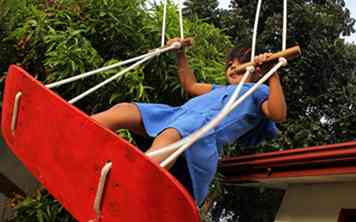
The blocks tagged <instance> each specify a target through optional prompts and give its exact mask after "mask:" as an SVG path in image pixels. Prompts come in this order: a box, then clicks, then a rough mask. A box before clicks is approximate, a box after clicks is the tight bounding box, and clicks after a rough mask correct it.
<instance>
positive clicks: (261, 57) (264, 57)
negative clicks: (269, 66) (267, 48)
mask: <svg viewBox="0 0 356 222" xmlns="http://www.w3.org/2000/svg"><path fill="white" fill-rule="evenodd" d="M271 55H272V53H270V52H266V53H263V54H260V55H258V56H256V57H255V58H254V59H253V62H254V63H255V64H256V65H257V66H259V65H262V64H263V63H264V62H266V61H267V59H268V58H269V57H271Z"/></svg>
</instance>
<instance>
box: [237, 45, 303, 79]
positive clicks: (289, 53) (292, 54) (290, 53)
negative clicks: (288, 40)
mask: <svg viewBox="0 0 356 222" xmlns="http://www.w3.org/2000/svg"><path fill="white" fill-rule="evenodd" d="M301 54H302V51H301V50H300V47H299V45H297V46H294V47H292V48H288V49H286V50H284V51H279V52H276V53H273V54H272V55H271V56H270V57H268V59H267V60H266V61H265V63H267V62H271V61H273V60H277V59H278V58H280V57H284V58H286V59H294V58H296V57H298V56H300V55H301ZM255 65H256V64H255V63H254V62H247V63H244V64H241V65H239V66H238V67H236V72H237V73H242V72H245V71H246V68H247V67H249V66H255Z"/></svg>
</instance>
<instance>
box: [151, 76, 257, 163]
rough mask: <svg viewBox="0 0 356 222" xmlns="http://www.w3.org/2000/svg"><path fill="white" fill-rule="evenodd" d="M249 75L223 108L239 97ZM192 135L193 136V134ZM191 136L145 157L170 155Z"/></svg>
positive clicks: (242, 80) (243, 79) (244, 77)
mask: <svg viewBox="0 0 356 222" xmlns="http://www.w3.org/2000/svg"><path fill="white" fill-rule="evenodd" d="M250 73H251V70H247V71H246V72H245V74H244V76H243V77H242V79H241V82H240V83H239V85H238V86H237V88H236V89H235V90H234V93H233V94H232V96H231V97H230V99H229V101H228V102H227V103H226V104H225V106H224V108H225V107H228V106H230V105H232V103H233V102H234V101H235V99H236V98H237V97H238V96H239V93H240V91H241V88H242V85H243V83H244V82H245V80H246V78H247V77H248V76H249V75H250ZM224 108H223V109H224ZM223 109H222V110H221V111H220V112H222V111H223ZM209 130H210V129H209ZM194 133H196V132H194ZM194 133H193V134H194ZM193 134H191V135H189V136H187V137H185V138H183V139H181V140H180V141H178V142H175V143H173V144H170V145H168V146H166V147H163V148H161V149H159V150H155V151H151V152H148V153H146V155H147V156H148V157H159V156H160V155H165V154H167V153H171V152H173V151H175V150H177V149H178V148H179V147H181V146H182V145H184V144H186V143H187V142H189V140H190V139H191V137H192V135H193Z"/></svg>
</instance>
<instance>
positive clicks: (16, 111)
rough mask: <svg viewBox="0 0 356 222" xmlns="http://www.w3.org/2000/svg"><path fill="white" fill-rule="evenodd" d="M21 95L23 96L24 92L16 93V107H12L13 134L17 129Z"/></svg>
mask: <svg viewBox="0 0 356 222" xmlns="http://www.w3.org/2000/svg"><path fill="white" fill-rule="evenodd" d="M21 96H22V92H18V93H16V96H15V101H14V108H13V109H12V118H11V132H12V134H15V130H16V123H17V115H18V113H19V104H20V99H21Z"/></svg>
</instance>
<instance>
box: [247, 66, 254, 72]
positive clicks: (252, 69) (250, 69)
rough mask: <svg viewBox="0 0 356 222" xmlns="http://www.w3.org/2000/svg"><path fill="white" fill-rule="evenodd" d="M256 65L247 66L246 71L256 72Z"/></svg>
mask: <svg viewBox="0 0 356 222" xmlns="http://www.w3.org/2000/svg"><path fill="white" fill-rule="evenodd" d="M255 70H256V69H255V67H254V66H248V67H247V68H246V71H247V72H248V73H250V74H251V73H254V72H255Z"/></svg>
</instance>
